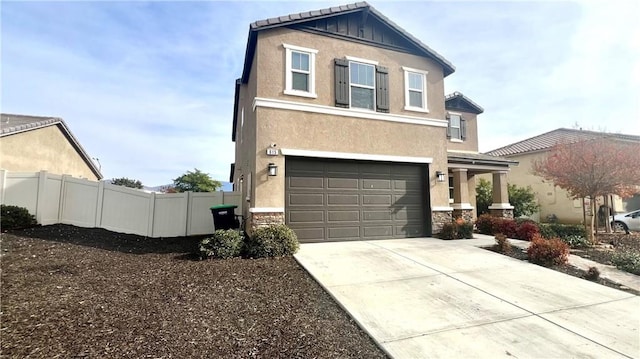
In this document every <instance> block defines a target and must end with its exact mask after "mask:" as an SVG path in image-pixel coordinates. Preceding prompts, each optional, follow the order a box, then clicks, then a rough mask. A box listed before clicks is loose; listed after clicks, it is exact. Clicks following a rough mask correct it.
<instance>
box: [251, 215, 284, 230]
mask: <svg viewBox="0 0 640 359" xmlns="http://www.w3.org/2000/svg"><path fill="white" fill-rule="evenodd" d="M247 222H248V223H247V229H246V230H247V232H248V233H250V234H251V233H253V231H255V230H256V229H257V228H260V227H266V226H268V225H271V224H284V213H283V212H256V213H251V214H250V217H249V220H248V221H247Z"/></svg>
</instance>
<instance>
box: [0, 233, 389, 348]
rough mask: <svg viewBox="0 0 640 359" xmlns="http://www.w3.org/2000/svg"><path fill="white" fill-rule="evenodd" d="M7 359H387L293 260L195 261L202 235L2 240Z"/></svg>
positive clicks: (18, 235) (46, 236) (89, 235)
mask: <svg viewBox="0 0 640 359" xmlns="http://www.w3.org/2000/svg"><path fill="white" fill-rule="evenodd" d="M1 238H2V242H1V248H2V251H1V252H0V254H1V256H2V258H1V259H2V270H1V273H0V276H1V280H2V308H1V313H0V314H1V323H2V327H1V328H0V333H1V334H0V335H1V338H2V340H1V342H2V343H1V350H2V351H1V355H2V357H7V358H23V357H31V358H53V357H65V358H69V357H78V358H83V357H95V358H101V357H131V358H138V357H154V358H216V357H224V358H247V357H261V358H273V357H286V358H364V357H366V358H383V357H385V354H384V353H383V352H382V351H381V350H380V349H379V348H378V347H377V346H376V345H375V343H374V342H373V341H372V340H371V339H370V338H369V337H368V336H367V335H366V333H364V332H363V331H362V330H361V329H360V328H359V327H358V326H357V324H356V323H355V322H354V321H353V320H352V319H351V318H350V317H349V316H348V315H347V314H346V313H345V312H344V311H343V310H342V309H341V308H340V307H339V306H338V305H337V304H336V303H335V302H334V301H333V300H332V299H331V297H330V296H329V295H328V294H327V293H326V292H325V291H324V290H323V289H322V288H321V287H320V286H319V285H318V284H317V283H316V282H315V281H314V280H313V279H312V278H311V277H310V276H309V275H308V274H307V273H306V272H305V271H304V270H303V269H302V268H301V267H300V266H299V265H298V264H297V263H296V261H295V260H294V259H293V258H291V257H285V258H276V259H258V260H253V259H240V258H234V259H227V260H207V261H197V260H195V259H196V258H195V256H194V255H192V253H193V252H194V251H195V248H196V247H197V243H198V240H199V239H201V238H202V237H200V238H198V237H195V238H193V237H192V238H171V239H153V238H144V237H139V236H134V235H125V234H119V233H113V232H109V231H106V230H103V229H89V228H78V227H74V226H69V225H52V226H44V227H35V228H31V229H25V230H21V231H14V232H11V233H4V234H2V237H1Z"/></svg>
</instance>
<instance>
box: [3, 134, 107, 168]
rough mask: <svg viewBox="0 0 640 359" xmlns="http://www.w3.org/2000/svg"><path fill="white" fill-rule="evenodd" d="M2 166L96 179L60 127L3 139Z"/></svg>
mask: <svg viewBox="0 0 640 359" xmlns="http://www.w3.org/2000/svg"><path fill="white" fill-rule="evenodd" d="M0 167H1V168H3V169H6V170H9V171H12V172H35V171H42V170H45V171H48V172H50V173H54V174H68V175H72V176H74V177H78V178H87V179H90V180H97V179H98V178H97V177H96V175H95V174H94V173H93V172H92V171H91V169H90V168H89V166H88V165H87V163H86V162H85V161H84V160H83V159H82V157H81V156H80V154H79V153H78V152H77V151H76V149H75V148H74V147H73V146H72V145H71V143H69V141H68V140H67V138H66V137H65V136H64V134H63V133H62V131H61V130H60V128H59V127H58V126H48V127H44V128H39V129H36V130H32V131H26V132H21V133H16V134H13V135H9V136H5V137H2V138H0Z"/></svg>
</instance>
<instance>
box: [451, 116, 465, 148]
mask: <svg viewBox="0 0 640 359" xmlns="http://www.w3.org/2000/svg"><path fill="white" fill-rule="evenodd" d="M447 119H448V121H449V126H448V127H447V137H448V138H449V139H451V141H454V142H455V141H464V140H465V139H466V138H467V123H466V121H465V120H464V119H463V118H462V115H460V114H457V113H450V114H449V115H447Z"/></svg>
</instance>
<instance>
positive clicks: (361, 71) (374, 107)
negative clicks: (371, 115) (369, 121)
mask: <svg viewBox="0 0 640 359" xmlns="http://www.w3.org/2000/svg"><path fill="white" fill-rule="evenodd" d="M388 84H389V71H388V70H387V68H386V67H382V66H378V63H377V62H376V61H371V60H365V59H359V58H355V57H350V56H347V57H346V59H335V91H336V106H339V107H350V108H357V109H365V110H371V111H378V112H389V90H388Z"/></svg>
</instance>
